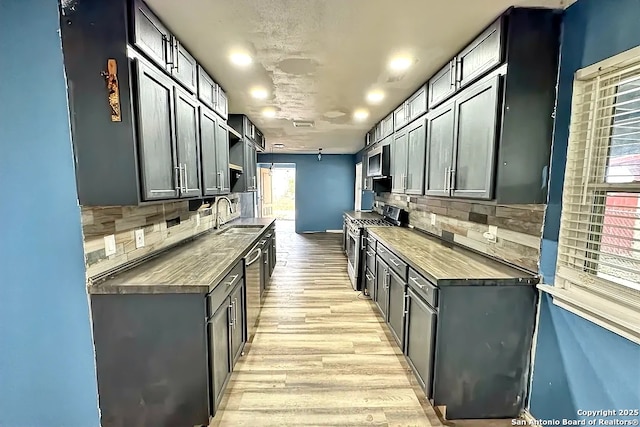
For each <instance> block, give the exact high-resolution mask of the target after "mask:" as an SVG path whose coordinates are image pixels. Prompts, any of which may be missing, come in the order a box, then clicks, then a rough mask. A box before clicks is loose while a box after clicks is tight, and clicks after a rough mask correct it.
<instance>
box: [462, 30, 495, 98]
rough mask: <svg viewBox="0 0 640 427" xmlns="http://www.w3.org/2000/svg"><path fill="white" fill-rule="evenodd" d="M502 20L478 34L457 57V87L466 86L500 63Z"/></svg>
mask: <svg viewBox="0 0 640 427" xmlns="http://www.w3.org/2000/svg"><path fill="white" fill-rule="evenodd" d="M501 33H502V19H498V20H497V21H496V22H495V23H494V24H493V25H491V26H490V27H489V28H487V29H486V30H485V31H484V32H483V33H482V34H480V35H479V36H478V37H477V38H476V39H475V40H474V41H473V42H472V43H471V44H470V45H469V46H468V47H467V48H466V49H465V50H463V51H462V52H460V54H459V55H458V57H457V66H456V68H457V74H458V76H457V79H456V80H457V85H458V87H459V88H460V87H463V86H466V85H467V84H469V83H471V82H472V81H473V80H475V79H476V78H478V77H480V76H481V75H482V74H484V73H486V72H488V71H489V70H491V69H492V68H493V67H495V66H496V65H498V64H500V63H501V62H502V40H501V38H502V37H501Z"/></svg>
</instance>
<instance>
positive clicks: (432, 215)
mask: <svg viewBox="0 0 640 427" xmlns="http://www.w3.org/2000/svg"><path fill="white" fill-rule="evenodd" d="M431 225H433V226H435V225H436V214H434V213H432V214H431Z"/></svg>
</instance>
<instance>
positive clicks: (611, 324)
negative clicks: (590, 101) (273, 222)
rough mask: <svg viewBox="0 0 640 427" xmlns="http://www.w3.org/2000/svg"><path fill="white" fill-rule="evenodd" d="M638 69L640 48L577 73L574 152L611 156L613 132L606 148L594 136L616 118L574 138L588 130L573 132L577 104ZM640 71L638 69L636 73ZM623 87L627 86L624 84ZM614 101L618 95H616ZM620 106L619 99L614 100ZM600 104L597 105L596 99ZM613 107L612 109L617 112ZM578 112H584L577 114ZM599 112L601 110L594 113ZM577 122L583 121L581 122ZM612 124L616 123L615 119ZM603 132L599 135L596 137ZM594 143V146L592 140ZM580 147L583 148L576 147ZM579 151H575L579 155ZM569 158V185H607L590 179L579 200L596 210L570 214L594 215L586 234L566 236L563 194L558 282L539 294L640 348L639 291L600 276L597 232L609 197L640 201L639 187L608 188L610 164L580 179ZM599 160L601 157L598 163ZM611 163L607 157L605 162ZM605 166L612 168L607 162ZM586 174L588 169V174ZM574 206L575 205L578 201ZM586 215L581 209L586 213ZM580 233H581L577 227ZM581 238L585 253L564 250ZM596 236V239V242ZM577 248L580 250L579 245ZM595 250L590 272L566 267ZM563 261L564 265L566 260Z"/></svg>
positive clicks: (586, 163) (574, 109)
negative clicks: (590, 88)
mask: <svg viewBox="0 0 640 427" xmlns="http://www.w3.org/2000/svg"><path fill="white" fill-rule="evenodd" d="M632 66H633V67H634V70H633V71H634V72H635V73H636V74H637V75H639V76H640V46H638V47H636V48H633V49H630V50H628V51H626V52H623V53H621V54H619V55H616V56H613V57H611V58H608V59H605V60H604V61H600V62H598V63H596V64H593V65H591V66H589V67H586V68H583V69H580V70H578V71H577V72H576V74H575V76H574V83H573V94H572V108H571V127H570V136H569V141H568V149H569V150H571V147H572V141H574V139H577V138H584V139H582V140H580V141H584V142H585V144H587V145H586V146H587V147H588V150H602V149H606V150H607V153H608V152H609V151H610V150H611V139H610V138H611V127H610V126H608V127H606V128H604V129H606V131H607V132H609V137H608V138H607V137H605V138H606V141H607V143H606V144H602V143H601V142H602V141H603V140H605V139H604V138H602V135H595V134H594V133H593V132H596V131H594V129H599V127H598V125H595V124H594V123H597V122H599V121H601V120H603V119H605V120H606V118H607V116H612V114H607V113H606V111H609V110H607V106H606V104H605V106H604V109H603V110H601V111H599V112H598V113H597V115H596V113H593V112H592V113H591V114H592V116H590V117H591V118H590V121H589V127H590V129H589V130H588V131H587V133H589V132H590V133H589V135H588V136H575V137H574V135H573V133H574V130H575V131H576V132H577V133H583V132H584V129H580V130H578V129H574V126H573V125H574V119H576V122H577V123H578V124H580V123H582V122H583V120H582V119H579V117H580V115H582V114H585V111H584V103H583V102H582V101H580V102H578V98H580V97H581V96H583V95H584V94H585V91H583V86H587V85H589V84H593V82H594V80H595V81H596V88H598V89H599V82H600V76H606V75H607V74H609V73H611V72H612V71H617V70H620V69H621V68H628V67H632ZM635 67H637V69H635ZM620 84H623V82H621V83H620ZM614 95H615V93H614ZM613 99H614V100H615V97H614V98H613ZM596 101H597V99H596ZM614 103H615V101H613V102H612V103H611V104H612V106H611V107H610V108H611V109H613V108H614V107H613V104H614ZM594 105H596V106H598V102H595V104H594ZM578 107H579V108H578ZM595 109H596V110H597V108H595ZM577 118H578V119H577ZM612 120H613V119H612ZM597 132H600V131H597ZM589 138H591V142H590V141H588V139H589ZM593 141H597V143H598V144H599V145H600V146H599V147H595V148H594V147H590V146H589V144H590V143H592V142H593ZM576 143H579V142H576ZM579 148H580V146H578V147H577V148H576V149H579ZM569 156H570V155H568V156H567V161H566V162H565V165H564V167H565V177H564V180H565V182H564V183H563V185H564V184H566V183H567V181H569V182H572V183H573V184H569V185H575V181H576V180H583V181H584V177H585V176H587V177H590V176H596V177H598V178H599V177H600V176H602V178H603V179H602V183H596V182H589V180H588V179H587V180H586V182H585V184H584V189H583V190H582V193H581V194H580V196H581V197H582V198H583V203H582V205H584V204H585V203H584V200H591V201H592V206H591V209H590V210H589V212H579V213H576V212H575V211H573V212H570V213H569V214H568V215H571V214H573V215H576V214H579V215H582V214H586V215H589V217H590V220H589V222H588V223H586V226H585V227H582V229H578V230H573V228H569V229H567V230H564V229H565V227H566V226H567V225H565V218H564V214H565V209H564V206H565V203H567V202H568V201H567V200H566V199H565V196H566V194H565V193H566V192H565V189H564V188H563V199H562V205H563V206H562V207H563V209H562V215H563V217H562V218H561V225H560V233H559V240H558V242H559V244H558V253H557V257H556V276H555V282H554V285H548V284H541V285H539V286H538V287H539V289H541V290H542V291H545V292H547V293H549V294H551V295H552V297H553V303H554V304H555V305H557V306H559V307H562V308H564V309H566V310H568V311H570V312H572V313H574V314H577V315H578V316H580V317H583V318H585V319H587V320H589V321H591V322H593V323H596V324H598V325H600V326H602V327H604V328H606V329H608V330H610V331H612V332H614V333H617V334H618V335H620V336H623V337H625V338H627V339H629V340H631V341H632V342H635V343H637V344H640V291H637V290H635V289H633V288H631V287H628V286H625V285H623V284H620V283H616V282H615V281H612V280H610V279H606V278H603V277H602V276H598V261H599V258H600V255H601V254H600V251H599V247H600V245H601V244H602V238H603V235H602V234H600V233H599V231H601V230H596V229H594V227H596V228H600V229H602V228H603V227H604V226H605V215H604V211H605V209H606V206H605V205H606V198H607V195H608V194H610V193H614V192H620V193H637V194H638V197H639V198H640V183H637V182H634V183H619V184H610V183H608V182H607V168H608V165H607V164H604V165H602V164H596V162H595V161H594V160H592V159H591V158H584V159H581V161H582V162H583V165H584V166H586V167H587V170H586V172H584V171H583V172H582V174H580V173H577V172H576V170H571V171H570V170H568V169H567V165H568V159H569V158H570V157H569ZM598 158H600V157H598ZM605 158H606V157H605ZM604 163H607V162H606V161H605V162H604ZM594 166H595V167H596V168H597V169H596V171H595V172H594V173H593V174H592V171H591V170H590V169H591V168H592V167H594ZM583 169H584V168H583ZM571 196H573V197H575V196H577V194H576V193H572V194H571ZM598 197H600V198H602V199H604V203H595V202H596V201H597V198H598ZM574 203H575V201H574ZM581 209H582V207H581ZM596 210H600V211H601V212H597V211H596ZM594 217H599V219H598V220H597V221H594V220H593V218H594ZM570 221H575V219H568V220H567V221H566V222H567V223H569V222H570ZM575 228H578V227H575ZM574 232H575V234H576V236H586V238H585V239H584V240H585V241H584V244H585V247H584V249H580V248H575V249H573V248H572V249H569V248H567V247H566V245H564V244H563V240H564V239H563V237H566V238H567V239H577V240H579V239H580V237H569V234H568V233H574ZM595 236H597V239H596V238H594V237H595ZM576 246H578V245H576ZM594 247H597V248H598V252H597V254H594V255H595V260H594V262H593V264H592V265H591V266H589V265H588V264H589V262H588V261H585V262H584V268H583V271H582V272H580V271H579V270H578V269H576V268H575V267H573V268H572V267H567V266H565V265H563V264H564V263H566V262H567V261H566V259H570V258H571V256H572V254H573V255H576V254H578V255H577V256H580V255H579V254H580V251H584V252H586V253H588V254H590V252H587V251H586V250H587V249H588V250H590V251H591V250H593V248H594ZM590 256H591V255H588V256H587V255H582V257H583V258H589V257H590ZM563 257H564V260H562V261H561V259H562V258H563ZM589 268H591V271H595V274H594V273H589V271H588V269H589ZM575 283H581V284H582V285H576V284H575Z"/></svg>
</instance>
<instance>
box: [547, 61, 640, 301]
mask: <svg viewBox="0 0 640 427" xmlns="http://www.w3.org/2000/svg"><path fill="white" fill-rule="evenodd" d="M571 114H572V115H571V125H570V131H569V135H570V136H569V146H568V152H567V163H566V170H565V181H564V190H563V200H562V217H561V226H560V237H559V242H558V265H557V270H556V282H555V285H556V286H560V287H562V288H565V289H571V288H573V287H577V288H581V290H588V291H590V292H593V293H597V294H599V295H601V296H604V297H606V298H607V299H608V300H610V301H614V302H617V303H621V304H624V305H626V306H629V307H631V308H640V58H639V62H637V63H634V64H630V65H627V66H625V67H623V68H612V69H608V70H604V71H600V72H598V73H596V74H595V75H591V76H588V77H581V78H579V79H576V80H575V82H574V93H573V103H572V113H571Z"/></svg>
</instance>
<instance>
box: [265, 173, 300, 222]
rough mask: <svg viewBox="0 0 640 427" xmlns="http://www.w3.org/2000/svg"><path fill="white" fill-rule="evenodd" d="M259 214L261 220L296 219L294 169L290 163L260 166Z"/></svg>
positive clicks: (292, 220)
mask: <svg viewBox="0 0 640 427" xmlns="http://www.w3.org/2000/svg"><path fill="white" fill-rule="evenodd" d="M259 166H260V189H259V190H260V191H259V197H258V201H259V206H258V208H259V212H260V216H261V217H263V218H276V219H277V220H280V221H291V225H293V223H294V221H295V219H296V167H295V164H290V163H273V164H261V165H259Z"/></svg>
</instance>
